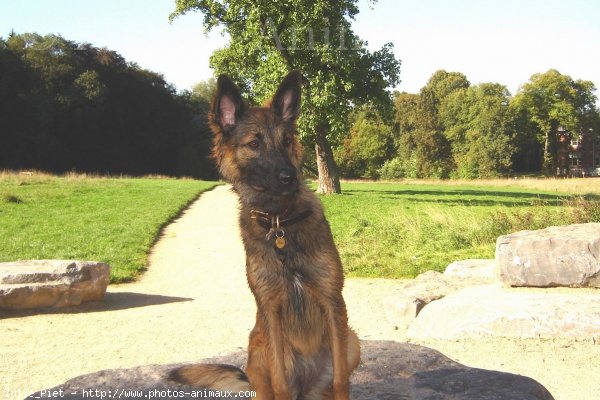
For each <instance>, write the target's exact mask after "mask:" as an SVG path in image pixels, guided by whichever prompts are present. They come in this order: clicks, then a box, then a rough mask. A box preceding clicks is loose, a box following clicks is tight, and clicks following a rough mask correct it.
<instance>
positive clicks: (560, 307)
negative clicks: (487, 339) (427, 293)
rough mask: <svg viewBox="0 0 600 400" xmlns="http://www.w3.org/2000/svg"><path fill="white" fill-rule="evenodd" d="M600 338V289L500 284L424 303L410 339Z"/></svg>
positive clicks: (411, 326)
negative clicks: (515, 286) (486, 337)
mask: <svg viewBox="0 0 600 400" xmlns="http://www.w3.org/2000/svg"><path fill="white" fill-rule="evenodd" d="M482 336H502V337H513V338H574V339H598V338H600V291H597V290H595V289H524V288H506V287H502V285H501V284H496V285H482V286H475V287H471V288H465V289H462V290H460V291H457V292H455V293H451V294H449V295H448V296H446V297H444V298H443V299H441V300H437V301H434V302H433V303H431V304H429V305H428V306H427V307H425V308H424V309H423V310H422V311H421V312H420V313H419V315H418V317H417V318H416V319H415V321H414V322H413V323H412V324H411V325H410V327H409V329H408V331H407V337H408V338H410V339H417V340H418V339H450V340H455V339H464V338H476V337H482Z"/></svg>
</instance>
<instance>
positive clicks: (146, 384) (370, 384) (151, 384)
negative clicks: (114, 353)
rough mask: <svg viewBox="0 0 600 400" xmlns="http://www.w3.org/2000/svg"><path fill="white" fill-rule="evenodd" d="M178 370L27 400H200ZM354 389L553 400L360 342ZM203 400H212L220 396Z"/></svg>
mask: <svg viewBox="0 0 600 400" xmlns="http://www.w3.org/2000/svg"><path fill="white" fill-rule="evenodd" d="M245 361H246V353H245V352H237V353H234V354H231V355H229V356H225V357H217V358H212V359H209V360H204V361H202V362H210V363H224V364H231V365H236V366H240V367H241V366H242V365H243V364H244V363H245ZM178 366H179V365H163V366H160V365H150V366H144V367H137V368H131V369H122V370H108V371H101V372H96V373H93V374H89V375H83V376H80V377H77V378H74V379H71V380H69V381H68V382H66V383H64V384H63V385H60V386H57V387H55V388H52V389H48V390H47V391H45V392H38V393H36V394H33V395H31V396H30V397H29V398H30V399H34V398H41V397H43V396H44V395H46V397H48V395H50V394H55V397H56V396H60V398H62V399H70V400H75V399H80V400H84V399H86V400H87V399H89V398H90V397H92V396H94V397H95V398H101V396H104V398H109V397H112V398H116V397H123V398H125V397H127V398H128V399H130V400H133V399H138V400H141V399H148V398H155V399H172V398H178V399H190V398H197V396H196V397H194V395H193V393H192V391H193V390H194V389H193V388H190V387H186V386H180V385H177V384H175V383H173V382H170V381H168V380H167V379H166V376H167V375H168V373H169V371H171V370H172V369H173V368H176V367H178ZM195 390H199V389H195ZM351 390H352V398H353V399H355V400H516V399H518V400H552V399H553V397H552V395H551V394H550V393H549V392H548V391H547V390H546V389H545V388H544V387H543V386H542V385H540V384H539V383H538V382H536V381H535V380H533V379H531V378H527V377H523V376H520V375H513V374H508V373H504V372H497V371H488V370H482V369H476V368H469V367H466V366H464V365H461V364H459V363H457V362H455V361H452V360H450V359H449V358H447V357H446V356H444V355H443V354H441V353H439V352H437V351H435V350H432V349H428V348H426V347H421V346H417V345H412V344H406V343H397V342H388V341H372V342H371V341H370V342H363V343H362V363H361V365H360V366H359V368H358V369H357V370H356V371H355V372H354V374H353V376H352V388H351ZM125 391H127V392H125ZM169 391H170V392H169ZM174 391H176V392H177V393H176V395H174ZM136 392H137V393H136ZM205 398H206V399H213V400H214V399H218V398H219V397H205ZM238 398H247V397H238Z"/></svg>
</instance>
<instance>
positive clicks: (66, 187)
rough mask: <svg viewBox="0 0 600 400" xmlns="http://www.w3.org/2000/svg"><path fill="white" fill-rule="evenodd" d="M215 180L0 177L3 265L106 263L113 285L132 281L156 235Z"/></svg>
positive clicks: (0, 247) (143, 264) (12, 175)
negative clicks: (22, 262) (17, 262)
mask: <svg viewBox="0 0 600 400" xmlns="http://www.w3.org/2000/svg"><path fill="white" fill-rule="evenodd" d="M215 185H216V182H200V181H195V180H191V179H184V180H175V179H149V178H138V179H133V178H125V179H116V178H99V177H94V178H90V177H87V176H85V175H73V174H71V175H67V176H65V177H53V176H50V175H44V174H33V175H26V174H8V173H4V174H3V175H2V176H0V261H12V260H18V259H46V258H52V259H79V260H95V261H103V262H107V263H109V264H110V265H111V266H112V271H111V281H112V282H126V281H130V280H132V279H134V278H135V277H136V276H137V275H138V274H139V273H140V272H141V271H143V270H144V268H145V267H146V264H147V256H148V252H149V250H150V248H151V246H152V245H153V243H154V241H155V240H156V237H157V235H158V233H159V231H160V229H161V228H162V227H163V226H164V225H165V224H166V223H168V222H170V221H171V220H172V219H173V218H174V217H175V216H177V214H178V213H179V212H180V210H181V209H183V208H185V207H186V205H187V204H189V202H190V201H192V200H194V199H195V198H197V196H198V195H199V194H200V193H201V192H202V191H204V190H207V189H210V188H212V187H213V186H215Z"/></svg>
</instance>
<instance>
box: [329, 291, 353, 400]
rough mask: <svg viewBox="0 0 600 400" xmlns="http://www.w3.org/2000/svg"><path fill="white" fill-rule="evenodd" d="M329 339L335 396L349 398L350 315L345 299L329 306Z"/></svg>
mask: <svg viewBox="0 0 600 400" xmlns="http://www.w3.org/2000/svg"><path fill="white" fill-rule="evenodd" d="M327 320H328V327H329V340H330V346H331V356H332V360H333V398H334V400H349V398H350V371H349V370H348V316H347V312H346V305H345V303H344V299H343V298H342V297H341V296H339V298H338V299H337V301H336V304H330V305H329V306H328V307H327Z"/></svg>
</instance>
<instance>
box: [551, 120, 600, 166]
mask: <svg viewBox="0 0 600 400" xmlns="http://www.w3.org/2000/svg"><path fill="white" fill-rule="evenodd" d="M593 133H594V132H593V131H592V130H591V129H590V130H588V131H584V132H581V134H579V135H577V136H575V135H572V134H571V133H570V132H567V131H565V130H564V129H563V128H562V127H559V128H558V152H557V160H556V161H557V163H556V165H557V168H556V175H558V176H583V177H586V176H600V137H598V136H597V135H594V134H593Z"/></svg>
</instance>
